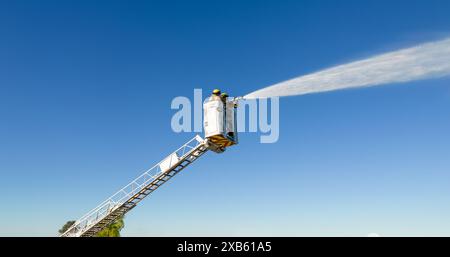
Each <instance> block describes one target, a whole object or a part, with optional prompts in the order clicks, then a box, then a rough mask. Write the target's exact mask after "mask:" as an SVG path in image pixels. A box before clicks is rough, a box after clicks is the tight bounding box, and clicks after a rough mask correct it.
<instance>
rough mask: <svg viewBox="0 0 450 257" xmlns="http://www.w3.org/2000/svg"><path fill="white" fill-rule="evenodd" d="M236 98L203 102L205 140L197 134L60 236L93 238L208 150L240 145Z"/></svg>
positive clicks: (219, 151)
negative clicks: (238, 140) (238, 142)
mask: <svg viewBox="0 0 450 257" xmlns="http://www.w3.org/2000/svg"><path fill="white" fill-rule="evenodd" d="M236 106H237V104H236V100H234V101H224V102H222V100H220V99H217V98H214V97H212V98H210V99H209V100H208V101H206V102H205V103H204V106H203V107H204V113H205V122H204V127H205V137H206V138H205V139H203V138H202V137H201V136H199V135H197V136H195V137H194V138H192V139H191V140H189V141H188V142H187V143H186V144H184V145H183V146H181V147H180V148H178V149H177V150H176V151H174V152H173V153H171V154H170V155H169V156H167V157H166V158H164V159H163V160H162V161H160V162H159V163H157V164H156V165H155V166H153V167H152V168H150V169H148V170H147V171H145V172H144V173H143V174H142V175H140V176H139V177H137V178H136V179H135V180H133V181H131V182H130V183H129V184H128V185H126V186H125V187H123V188H122V189H120V190H119V191H118V192H117V193H115V194H113V195H112V196H111V197H109V198H108V199H106V200H105V201H104V202H102V203H101V204H100V205H98V206H97V207H95V208H94V209H92V210H91V211H89V212H88V213H87V214H86V215H84V216H83V217H81V218H80V219H78V220H77V221H75V223H74V224H73V225H72V226H71V227H70V228H69V229H67V230H66V231H65V232H64V233H62V234H61V237H94V236H96V235H97V234H98V232H100V231H101V230H103V229H104V228H105V227H106V226H108V225H110V224H112V223H114V222H115V221H116V220H117V219H119V218H121V217H123V216H124V215H125V213H127V212H129V211H130V210H131V209H133V208H134V207H136V205H137V204H138V203H139V202H140V201H142V199H144V198H145V197H146V196H148V195H149V194H151V193H152V192H153V191H155V190H156V189H158V188H159V187H160V186H162V185H163V184H164V183H166V182H167V181H168V180H169V179H171V178H173V177H174V176H175V175H176V174H178V173H179V172H180V171H181V170H183V169H184V168H186V167H187V166H189V165H190V164H192V163H193V162H194V161H195V160H197V159H198V158H200V157H201V156H202V155H203V154H205V153H206V152H207V151H208V150H211V151H214V152H216V153H222V152H224V151H225V149H226V148H227V147H229V146H231V145H235V144H237V130H236V126H235V124H236V111H235V110H236Z"/></svg>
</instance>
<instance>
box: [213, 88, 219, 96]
mask: <svg viewBox="0 0 450 257" xmlns="http://www.w3.org/2000/svg"><path fill="white" fill-rule="evenodd" d="M212 93H213V95H220V90H219V89H217V88H216V89H214V90H213V92H212Z"/></svg>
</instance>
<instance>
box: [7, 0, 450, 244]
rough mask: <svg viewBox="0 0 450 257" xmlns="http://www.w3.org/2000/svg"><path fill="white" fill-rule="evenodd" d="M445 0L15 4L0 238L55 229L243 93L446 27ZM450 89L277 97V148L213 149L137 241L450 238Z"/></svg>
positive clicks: (129, 227)
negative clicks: (196, 112) (175, 119)
mask: <svg viewBox="0 0 450 257" xmlns="http://www.w3.org/2000/svg"><path fill="white" fill-rule="evenodd" d="M449 10H450V3H449V2H448V1H444V0H442V1H429V0H427V1H411V0H408V1H406V0H405V1H379V0H378V1H189V2H188V1H2V3H1V4H0V202H1V207H0V228H1V229H0V236H5V235H13V236H55V235H57V230H58V229H59V228H60V226H61V225H62V224H64V223H65V221H66V220H69V219H76V218H79V217H80V216H81V215H83V214H84V213H85V212H86V211H88V210H90V209H91V208H93V207H95V206H96V205H97V204H98V203H100V202H101V201H102V200H104V199H105V198H106V197H108V196H109V195H110V194H112V193H113V192H115V191H116V190H117V189H119V188H120V187H122V186H123V185H125V184H126V183H128V182H129V181H130V180H131V179H133V178H134V177H136V176H137V175H139V174H140V173H141V171H143V170H145V169H146V168H148V167H150V166H152V165H153V164H154V163H155V162H157V161H159V160H160V159H161V158H162V157H164V155H166V154H167V153H169V152H171V151H173V150H174V149H175V148H177V147H179V146H180V145H181V144H183V143H184V142H185V141H186V140H188V139H189V138H190V137H192V136H193V135H194V134H188V133H184V134H176V133H174V132H172V130H171V128H170V119H171V117H172V115H173V114H174V111H173V110H171V109H170V102H171V100H172V99H173V98H174V97H175V96H179V95H183V96H190V97H192V94H193V89H194V88H203V89H205V90H210V89H212V88H215V87H220V88H224V89H226V90H227V91H228V92H229V93H231V94H233V95H244V94H246V93H248V92H251V91H253V90H255V89H258V88H261V87H264V86H267V85H270V84H272V83H275V82H279V81H282V80H285V79H288V78H292V77H295V76H298V75H301V74H305V73H309V72H313V71H316V70H318V69H322V68H326V67H330V66H333V65H335V64H340V63H345V62H347V61H351V60H355V59H359V58H362V57H366V56H370V55H373V54H377V53H381V52H384V51H388V50H394V49H398V48H402V47H405V46H413V45H415V44H417V43H421V42H426V41H430V40H434V39H439V38H442V37H446V36H448V35H449V34H450V16H449ZM449 82H450V79H448V78H443V79H437V80H427V81H420V82H413V83H406V84H402V85H386V86H384V87H376V88H366V89H358V90H348V91H339V92H331V93H325V94H316V95H307V96H302V97H290V98H283V99H281V103H280V112H281V113H280V114H281V121H280V122H281V128H280V140H279V142H278V143H276V144H265V145H261V144H259V135H258V134H242V135H240V141H241V144H240V145H239V146H238V147H235V148H233V149H230V150H229V151H227V152H226V153H225V154H223V155H216V154H214V153H209V154H208V156H206V157H204V158H203V159H201V160H199V161H198V162H197V163H195V164H194V165H193V166H192V167H190V168H189V169H186V170H185V171H183V172H182V174H179V175H178V176H177V177H176V178H175V179H173V180H171V181H170V182H169V183H168V184H166V185H164V186H163V187H162V188H160V189H159V190H158V191H157V192H155V193H154V194H153V195H152V196H151V197H149V198H147V199H145V200H144V201H143V202H142V203H141V205H140V206H139V207H138V208H136V209H134V210H133V211H131V212H130V213H129V214H128V215H127V217H126V221H125V222H126V228H125V230H124V231H123V235H126V236H184V235H198V236H208V235H221V236H222V235H223V236H246V235H255V236H282V235H299V236H304V235H312V236H339V235H351V236H365V235H367V234H369V233H378V234H380V235H391V236H395V235H414V236H415V235H447V236H450V220H449V219H448V217H449V216H450V205H449V204H448V203H449V202H450V187H449V181H450V133H449V131H450V85H449Z"/></svg>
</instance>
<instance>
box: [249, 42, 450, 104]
mask: <svg viewBox="0 0 450 257" xmlns="http://www.w3.org/2000/svg"><path fill="white" fill-rule="evenodd" d="M447 75H450V38H448V39H444V40H440V41H435V42H430V43H425V44H421V45H418V46H415V47H411V48H406V49H402V50H398V51H394V52H389V53H385V54H381V55H377V56H374V57H371V58H368V59H364V60H360V61H355V62H351V63H348V64H344V65H339V66H336V67H333V68H329V69H325V70H322V71H319V72H316V73H312V74H309V75H304V76H300V77H297V78H294V79H291V80H287V81H284V82H280V83H277V84H275V85H272V86H269V87H266V88H263V89H260V90H257V91H254V92H252V93H250V94H247V95H246V96H244V98H246V99H252V98H268V97H275V96H293V95H304V94H311V93H318V92H325V91H332V90H339V89H347V88H356V87H369V86H378V85H383V84H390V83H400V82H408V81H413V80H422V79H430V78H438V77H443V76H447Z"/></svg>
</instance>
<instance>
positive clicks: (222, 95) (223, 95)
mask: <svg viewBox="0 0 450 257" xmlns="http://www.w3.org/2000/svg"><path fill="white" fill-rule="evenodd" d="M220 96H221V97H223V98H226V97H228V94H227V93H222V94H221V95H220Z"/></svg>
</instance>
